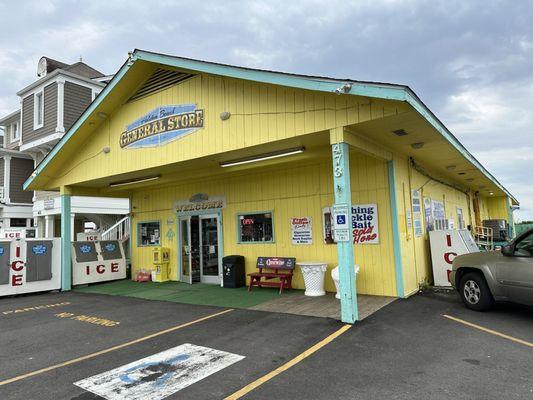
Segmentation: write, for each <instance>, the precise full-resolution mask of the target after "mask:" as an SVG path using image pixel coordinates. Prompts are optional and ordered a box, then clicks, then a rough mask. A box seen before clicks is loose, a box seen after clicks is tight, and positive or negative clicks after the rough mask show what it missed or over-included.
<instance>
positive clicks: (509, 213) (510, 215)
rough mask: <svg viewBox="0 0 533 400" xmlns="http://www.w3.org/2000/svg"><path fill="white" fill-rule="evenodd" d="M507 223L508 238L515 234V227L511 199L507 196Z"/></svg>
mask: <svg viewBox="0 0 533 400" xmlns="http://www.w3.org/2000/svg"><path fill="white" fill-rule="evenodd" d="M506 201H507V223H508V224H509V229H508V234H509V239H513V238H514V236H515V227H514V215H513V208H512V206H511V204H512V203H511V199H510V198H509V197H507V199H506Z"/></svg>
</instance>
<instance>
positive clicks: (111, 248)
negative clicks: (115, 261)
mask: <svg viewBox="0 0 533 400" xmlns="http://www.w3.org/2000/svg"><path fill="white" fill-rule="evenodd" d="M104 248H105V249H106V251H109V252H111V251H115V249H116V248H117V246H116V244H114V243H108V244H106V245H105V246H104Z"/></svg>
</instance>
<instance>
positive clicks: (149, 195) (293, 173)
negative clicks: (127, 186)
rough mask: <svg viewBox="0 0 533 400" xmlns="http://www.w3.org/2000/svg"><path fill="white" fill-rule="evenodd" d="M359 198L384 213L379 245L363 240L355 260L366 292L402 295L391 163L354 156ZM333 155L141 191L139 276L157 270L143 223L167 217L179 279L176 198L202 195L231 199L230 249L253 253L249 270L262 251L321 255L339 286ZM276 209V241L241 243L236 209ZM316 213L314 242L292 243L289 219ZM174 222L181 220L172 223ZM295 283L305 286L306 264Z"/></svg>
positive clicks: (226, 231)
mask: <svg viewBox="0 0 533 400" xmlns="http://www.w3.org/2000/svg"><path fill="white" fill-rule="evenodd" d="M350 169H351V174H352V175H351V176H352V201H353V203H354V204H358V203H359V204H362V203H377V204H378V213H379V216H378V217H379V232H380V244H379V245H357V246H356V247H355V258H356V263H357V264H359V265H360V266H361V272H360V275H359V278H358V280H357V286H358V290H359V292H360V293H366V294H376V295H387V296H395V295H396V284H395V280H394V261H393V260H394V258H393V250H392V234H391V224H390V221H391V218H390V203H389V189H388V180H387V165H386V163H385V162H382V161H378V160H376V159H373V158H370V157H364V156H352V157H351V168H350ZM332 190H333V180H332V174H331V160H330V159H329V158H327V157H324V159H322V160H317V161H314V162H310V163H308V164H304V165H302V164H289V167H280V166H277V167H273V168H270V169H264V168H263V169H261V170H255V171H252V172H245V173H239V174H237V175H235V174H234V175H231V176H227V177H225V178H222V179H212V178H211V179H209V178H206V179H205V180H201V181H198V182H191V183H186V184H181V185H172V186H168V187H163V188H158V189H152V190H149V191H148V190H146V191H140V192H136V193H135V194H134V195H133V199H132V205H133V207H134V209H133V211H134V217H133V221H132V223H133V225H132V227H133V238H132V244H133V246H132V264H133V267H134V271H133V272H134V273H135V271H136V270H137V269H139V268H150V266H151V264H150V260H151V248H149V247H144V248H143V247H141V248H139V247H137V246H136V245H135V244H136V243H137V232H136V227H137V223H138V222H140V221H149V220H160V221H161V224H162V225H161V227H162V235H161V236H162V241H163V242H162V245H163V246H167V247H170V248H171V263H170V264H171V268H172V269H171V276H173V277H174V278H176V277H177V266H178V259H177V246H178V241H177V237H175V238H174V240H173V241H172V242H170V241H169V240H168V239H167V238H166V233H167V231H168V229H173V231H174V232H175V233H177V217H176V215H175V214H174V213H173V211H172V205H173V203H174V201H175V200H180V199H188V198H189V197H190V196H191V195H193V194H195V193H199V192H202V193H207V194H209V195H212V196H216V195H224V196H226V201H227V207H226V208H225V209H224V210H223V217H222V219H223V236H224V254H226V255H229V254H242V255H244V256H245V257H246V270H247V272H252V271H253V270H254V269H255V261H256V258H257V257H258V256H286V257H291V256H292V257H296V258H297V260H300V261H303V260H319V261H325V262H327V263H328V265H329V269H328V273H327V274H326V290H328V291H334V284H333V282H332V280H331V277H330V274H329V271H330V270H331V268H333V267H334V266H335V265H336V263H337V247H336V246H335V245H326V244H324V243H323V234H322V230H323V226H322V208H323V207H328V206H331V205H332V203H333V192H332ZM267 210H272V211H273V216H274V239H275V243H272V244H237V240H236V239H237V231H236V229H237V213H241V212H253V211H267ZM303 216H310V217H312V218H313V244H312V245H300V246H297V245H292V243H291V237H290V225H289V218H291V217H303ZM167 220H174V224H173V225H167V223H166V222H167ZM294 286H295V287H296V288H300V289H303V288H304V284H303V280H302V277H301V274H300V271H299V269H297V270H296V276H295V279H294Z"/></svg>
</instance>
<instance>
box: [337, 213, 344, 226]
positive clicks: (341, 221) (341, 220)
mask: <svg viewBox="0 0 533 400" xmlns="http://www.w3.org/2000/svg"><path fill="white" fill-rule="evenodd" d="M344 224H346V215H337V225H344Z"/></svg>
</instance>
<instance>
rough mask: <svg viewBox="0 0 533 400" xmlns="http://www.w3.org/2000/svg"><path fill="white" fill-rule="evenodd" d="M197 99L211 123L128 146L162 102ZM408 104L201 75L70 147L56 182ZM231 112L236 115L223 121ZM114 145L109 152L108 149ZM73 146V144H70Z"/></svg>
mask: <svg viewBox="0 0 533 400" xmlns="http://www.w3.org/2000/svg"><path fill="white" fill-rule="evenodd" d="M186 103H195V104H197V106H198V108H200V109H204V113H205V122H204V128H202V129H199V130H198V131H196V132H195V133H194V134H192V135H188V136H186V137H183V138H181V139H180V140H176V141H174V142H171V143H168V144H166V145H165V146H161V147H155V148H143V149H121V148H120V146H119V136H120V134H121V133H122V132H123V131H124V130H125V127H126V125H128V124H130V123H131V122H133V121H135V120H136V119H138V118H140V117H142V116H143V115H145V114H146V113H147V112H149V111H152V110H153V109H155V108H156V107H158V106H161V105H169V104H186ZM407 107H408V106H407V105H406V104H402V103H398V102H391V101H386V100H370V99H367V98H359V97H355V96H337V95H335V94H330V93H315V92H312V91H305V90H296V89H292V88H288V87H282V86H274V85H266V84H259V83H254V82H249V81H243V80H237V79H230V78H222V77H215V76H211V75H205V74H201V75H197V76H196V77H193V78H191V79H189V80H187V81H184V82H182V83H180V84H177V85H175V86H172V87H170V88H167V89H165V90H162V91H159V92H156V93H154V94H151V95H149V96H147V97H144V98H141V99H138V100H136V101H133V102H127V103H125V104H124V105H122V106H121V107H119V108H118V109H117V110H115V111H113V112H112V113H111V115H109V117H108V118H107V119H106V120H105V121H104V122H103V123H102V125H100V126H99V127H98V128H96V129H95V131H94V132H93V133H91V135H90V137H89V138H88V139H87V140H86V141H85V143H84V144H83V145H82V146H81V147H80V148H83V152H80V151H79V149H80V148H76V149H70V150H68V151H69V152H71V156H70V159H69V164H70V165H72V166H73V167H72V168H71V169H70V170H68V171H66V172H65V171H60V172H59V175H60V176H59V177H56V179H54V180H52V181H51V182H50V183H49V184H48V186H49V187H56V186H57V187H59V186H62V185H74V184H76V183H80V182H84V181H89V180H93V179H98V178H102V177H108V176H112V175H117V174H120V173H126V172H131V171H137V170H143V169H147V168H152V167H157V166H161V165H167V164H172V163H176V162H180V161H185V160H192V159H196V158H200V157H205V156H209V155H213V154H218V153H223V152H227V151H231V150H237V149H243V148H247V147H250V146H257V145H262V144H266V143H269V142H275V141H279V140H283V139H288V138H293V137H296V136H299V135H304V134H309V133H313V132H319V131H323V130H327V129H331V128H334V127H339V126H344V125H347V124H354V123H358V122H363V121H367V120H370V119H376V118H383V117H385V116H389V115H394V114H397V113H400V112H402V111H405V110H406V109H407ZM223 111H229V112H230V113H231V118H230V119H229V120H227V121H222V120H221V119H220V117H219V115H220V113H221V112H223ZM103 147H110V149H111V151H110V153H109V154H104V153H102V148H103ZM64 150H65V151H67V149H64Z"/></svg>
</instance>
